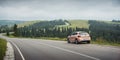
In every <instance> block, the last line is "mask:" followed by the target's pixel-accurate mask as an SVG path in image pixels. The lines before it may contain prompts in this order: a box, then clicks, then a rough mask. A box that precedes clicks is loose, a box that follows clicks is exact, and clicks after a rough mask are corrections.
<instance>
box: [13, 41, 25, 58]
mask: <svg viewBox="0 0 120 60" xmlns="http://www.w3.org/2000/svg"><path fill="white" fill-rule="evenodd" d="M11 43H12V44H13V45H14V46H15V47H16V49H17V50H18V52H19V54H20V56H21V58H22V60H25V58H24V56H23V54H22V52H21V51H20V49H19V48H18V46H17V45H16V44H15V43H13V42H12V41H11Z"/></svg>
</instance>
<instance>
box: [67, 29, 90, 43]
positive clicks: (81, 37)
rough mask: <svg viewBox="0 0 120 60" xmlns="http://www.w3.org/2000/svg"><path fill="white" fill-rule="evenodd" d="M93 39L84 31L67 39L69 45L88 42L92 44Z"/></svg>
mask: <svg viewBox="0 0 120 60" xmlns="http://www.w3.org/2000/svg"><path fill="white" fill-rule="evenodd" d="M90 41H91V37H90V35H89V34H88V33H87V32H84V31H76V32H73V33H72V34H71V35H69V36H68V37H67V42H68V43H75V44H78V43H79V42H87V43H90Z"/></svg>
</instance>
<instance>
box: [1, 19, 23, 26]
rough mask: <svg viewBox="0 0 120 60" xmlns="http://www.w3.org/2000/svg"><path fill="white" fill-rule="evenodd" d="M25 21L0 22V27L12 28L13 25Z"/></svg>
mask: <svg viewBox="0 0 120 60" xmlns="http://www.w3.org/2000/svg"><path fill="white" fill-rule="evenodd" d="M23 22H25V21H17V20H0V25H9V26H12V25H14V24H20V23H23Z"/></svg>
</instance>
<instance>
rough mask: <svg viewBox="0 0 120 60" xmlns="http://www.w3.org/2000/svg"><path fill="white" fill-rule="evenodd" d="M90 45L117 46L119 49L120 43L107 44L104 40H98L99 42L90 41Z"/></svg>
mask: <svg viewBox="0 0 120 60" xmlns="http://www.w3.org/2000/svg"><path fill="white" fill-rule="evenodd" d="M91 43H92V44H99V45H111V46H119V47H120V43H118V42H117V43H115V42H108V41H106V40H104V39H100V40H98V39H97V40H92V42H91Z"/></svg>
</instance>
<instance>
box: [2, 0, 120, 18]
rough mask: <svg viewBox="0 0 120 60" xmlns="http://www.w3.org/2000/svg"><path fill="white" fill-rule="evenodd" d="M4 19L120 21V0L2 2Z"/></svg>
mask: <svg viewBox="0 0 120 60" xmlns="http://www.w3.org/2000/svg"><path fill="white" fill-rule="evenodd" d="M3 19H7V20H53V19H97V20H112V19H120V0H0V20H3Z"/></svg>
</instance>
